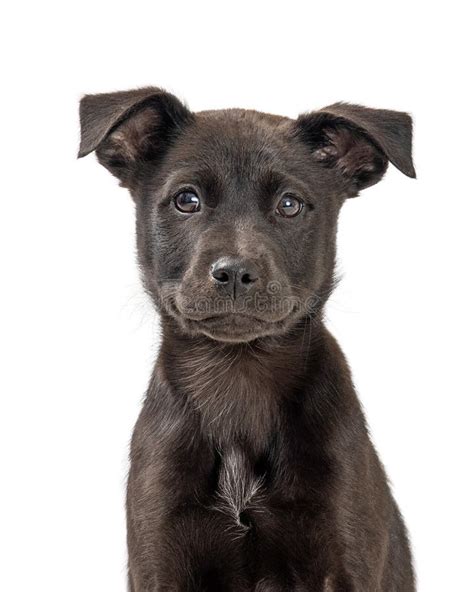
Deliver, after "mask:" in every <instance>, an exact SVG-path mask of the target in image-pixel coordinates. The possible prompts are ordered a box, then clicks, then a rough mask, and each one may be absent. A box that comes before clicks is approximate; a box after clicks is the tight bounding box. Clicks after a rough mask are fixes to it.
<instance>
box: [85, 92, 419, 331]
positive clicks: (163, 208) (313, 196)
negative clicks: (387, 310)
mask: <svg viewBox="0 0 474 592" xmlns="http://www.w3.org/2000/svg"><path fill="white" fill-rule="evenodd" d="M81 132H82V135H81V147H80V151H79V156H80V157H82V156H85V155H87V154H89V153H90V152H93V151H95V152H96V154H97V158H98V160H99V162H100V163H101V164H102V165H104V166H105V167H106V168H107V169H108V170H109V171H110V172H111V173H112V174H114V175H115V176H116V177H117V178H118V179H119V180H120V182H121V184H122V185H123V186H125V187H127V188H128V189H129V190H130V193H131V195H132V197H133V199H134V200H135V203H136V208H137V239H138V254H139V261H140V265H141V268H142V272H143V280H144V284H145V287H146V289H147V290H148V292H149V293H150V294H151V296H152V297H153V299H154V301H155V303H156V305H157V306H158V308H159V310H160V311H161V313H162V314H164V315H166V316H167V317H170V318H173V319H175V320H176V322H177V323H178V324H179V326H180V327H181V329H182V330H183V331H185V332H187V333H190V334H205V335H207V336H209V337H211V338H213V339H217V340H221V341H231V342H245V341H251V340H253V339H256V338H258V337H263V336H266V335H278V334H282V333H285V332H287V331H288V330H290V329H291V328H292V327H293V326H294V325H295V324H296V323H298V322H299V321H301V320H302V319H303V318H306V317H307V316H308V315H315V314H318V313H319V312H320V311H321V309H322V306H323V305H324V302H325V300H326V299H327V297H328V295H329V293H330V290H331V287H332V284H333V271H334V261H335V242H336V226H337V216H338V212H339V209H340V206H341V205H342V203H343V201H344V200H345V199H346V198H348V197H354V196H356V195H357V194H358V193H359V191H360V190H362V189H364V188H366V187H369V186H370V185H373V184H374V183H377V182H378V181H379V180H380V179H381V178H382V177H383V175H384V173H385V171H386V169H387V166H388V163H389V162H391V163H392V164H393V165H395V166H396V167H397V168H398V169H399V170H401V171H402V172H403V173H404V174H405V175H408V176H410V177H414V176H415V171H414V168H413V163H412V159H411V119H410V117H409V116H408V115H407V114H405V113H399V112H395V111H386V110H378V109H368V108H365V107H360V106H356V105H347V104H343V103H338V104H336V105H332V106H331V107H327V108H325V109H322V110H320V111H316V112H313V113H308V114H304V115H301V116H300V117H299V118H298V119H296V120H292V119H289V118H285V117H278V116H274V115H268V114H264V113H259V112H256V111H245V110H241V109H228V110H220V111H202V112H198V113H192V112H191V111H190V110H189V109H188V108H187V107H186V106H185V105H183V104H182V103H181V102H180V101H179V100H178V99H177V98H176V97H174V96H173V95H171V94H169V93H167V92H165V91H163V90H160V89H157V88H145V89H140V90H136V91H130V92H118V93H112V94H101V95H88V96H85V97H84V98H83V99H82V101H81Z"/></svg>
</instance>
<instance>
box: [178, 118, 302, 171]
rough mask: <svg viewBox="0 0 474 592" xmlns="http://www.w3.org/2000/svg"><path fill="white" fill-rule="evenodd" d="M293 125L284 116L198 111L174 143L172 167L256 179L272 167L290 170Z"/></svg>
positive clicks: (292, 162)
mask: <svg viewBox="0 0 474 592" xmlns="http://www.w3.org/2000/svg"><path fill="white" fill-rule="evenodd" d="M293 124H294V121H293V120H291V119H289V118H287V117H282V116H279V115H272V114H268V113H261V112H259V111H251V110H245V109H225V110H216V111H200V112H198V113H196V114H195V117H194V121H193V123H192V124H191V125H189V126H188V127H187V128H185V129H184V130H183V133H182V134H181V136H180V138H179V139H178V141H177V142H176V144H175V146H174V150H173V154H172V167H173V165H176V166H177V167H178V168H185V169H188V170H192V169H199V170H201V169H203V168H204V169H208V170H212V171H214V173H215V174H216V175H218V176H220V177H221V179H224V178H225V177H229V176H231V177H235V176H236V175H237V176H240V177H241V178H248V179H251V178H258V177H259V176H260V175H261V174H262V173H266V171H268V170H271V169H277V170H280V171H282V172H283V171H284V170H287V171H288V172H290V171H291V170H292V169H293V165H294V161H295V155H296V153H297V152H295V150H297V149H296V147H295V144H296V142H295V137H294V133H292V129H293V127H292V126H293ZM296 160H297V159H296Z"/></svg>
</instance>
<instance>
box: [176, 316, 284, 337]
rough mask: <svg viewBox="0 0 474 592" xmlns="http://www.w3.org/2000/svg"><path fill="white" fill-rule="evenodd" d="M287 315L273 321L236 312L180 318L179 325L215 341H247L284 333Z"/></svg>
mask: <svg viewBox="0 0 474 592" xmlns="http://www.w3.org/2000/svg"><path fill="white" fill-rule="evenodd" d="M289 316H290V315H288V316H287V317H285V318H284V319H281V320H277V321H273V320H264V319H261V318H257V317H252V316H247V315H242V314H236V313H234V314H225V315H224V314H221V315H218V316H215V317H207V318H203V319H199V320H196V319H190V318H182V319H181V325H182V327H183V328H184V329H185V330H187V331H188V332H189V333H192V334H194V335H196V334H201V335H206V337H209V338H210V339H214V340H215V341H223V342H226V343H248V342H250V341H254V340H255V339H259V338H262V337H269V336H276V335H281V334H283V333H285V332H286V331H287V330H288V327H289V326H290V324H291V322H290V319H289Z"/></svg>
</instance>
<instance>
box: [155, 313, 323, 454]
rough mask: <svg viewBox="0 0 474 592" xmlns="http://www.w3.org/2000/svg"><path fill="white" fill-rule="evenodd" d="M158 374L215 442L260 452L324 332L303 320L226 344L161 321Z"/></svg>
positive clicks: (315, 321)
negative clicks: (238, 443)
mask: <svg viewBox="0 0 474 592" xmlns="http://www.w3.org/2000/svg"><path fill="white" fill-rule="evenodd" d="M164 321H165V322H164V323H163V342H162V346H161V351H160V357H159V363H158V367H159V371H160V373H161V374H162V376H164V377H165V378H166V380H167V382H169V384H170V386H171V388H172V389H173V390H174V391H175V392H176V393H178V394H179V396H185V397H187V398H188V400H189V401H190V403H191V405H192V407H193V408H194V409H195V411H196V412H197V413H198V415H199V417H200V420H201V424H202V430H203V433H204V434H205V435H207V436H209V438H211V439H212V440H214V441H215V442H216V444H217V445H218V446H219V445H222V446H225V444H226V443H228V442H229V441H230V440H234V441H235V440H243V441H245V442H248V443H249V444H250V445H251V446H252V447H253V448H254V449H255V452H256V453H258V452H259V450H262V449H264V448H265V446H267V445H268V440H269V438H270V437H271V434H272V433H274V432H275V430H276V429H278V423H279V419H280V413H279V410H280V407H281V405H282V401H283V400H284V399H285V398H289V397H291V396H292V395H293V394H295V393H297V391H298V389H299V388H301V386H302V385H303V384H304V382H305V376H306V374H307V372H309V371H310V368H311V366H312V360H313V359H314V356H315V355H316V351H317V349H318V347H319V346H320V341H321V338H322V336H323V335H324V333H325V330H324V327H323V325H322V323H321V321H320V319H314V318H313V319H310V318H307V319H303V320H302V321H301V322H300V323H299V324H298V325H297V326H295V327H294V328H293V330H292V331H291V333H288V334H285V335H283V336H281V337H278V338H275V337H272V338H263V339H257V340H255V341H253V342H251V343H243V344H227V343H222V342H217V341H214V340H212V339H209V338H207V337H205V336H202V337H201V336H199V337H192V336H189V335H186V334H183V333H182V332H181V330H179V328H178V327H177V325H176V324H175V323H173V322H172V321H170V320H166V319H165V320H164Z"/></svg>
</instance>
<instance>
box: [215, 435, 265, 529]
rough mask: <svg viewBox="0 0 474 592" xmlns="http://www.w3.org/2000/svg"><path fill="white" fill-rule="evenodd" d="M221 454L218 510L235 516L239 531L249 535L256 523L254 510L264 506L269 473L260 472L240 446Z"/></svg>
mask: <svg viewBox="0 0 474 592" xmlns="http://www.w3.org/2000/svg"><path fill="white" fill-rule="evenodd" d="M219 454H220V455H221V462H220V468H219V476H218V480H217V491H216V509H217V510H219V511H220V512H223V513H224V514H226V515H227V516H228V517H229V518H230V519H231V521H232V523H233V525H234V527H235V528H236V532H237V533H240V534H245V532H246V531H247V530H248V529H249V528H251V526H252V523H251V519H250V515H251V513H252V512H255V511H257V512H258V511H259V510H260V511H261V510H262V509H263V507H264V504H265V493H266V491H265V475H264V474H258V473H257V471H256V470H255V466H254V464H253V463H252V462H251V460H250V458H249V456H248V455H247V454H246V453H245V452H244V450H243V449H242V448H241V447H240V446H238V445H234V446H230V447H228V448H227V450H226V451H223V452H220V453H219Z"/></svg>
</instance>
